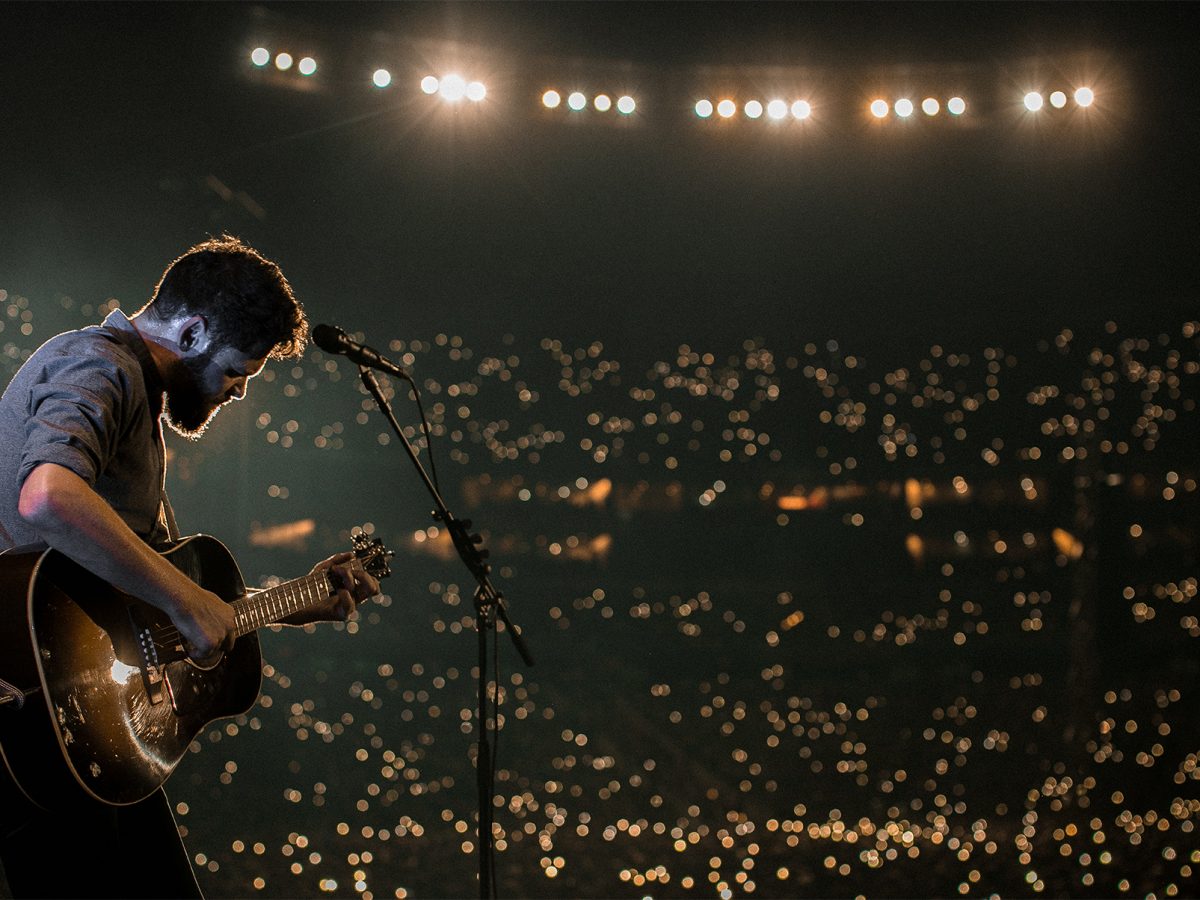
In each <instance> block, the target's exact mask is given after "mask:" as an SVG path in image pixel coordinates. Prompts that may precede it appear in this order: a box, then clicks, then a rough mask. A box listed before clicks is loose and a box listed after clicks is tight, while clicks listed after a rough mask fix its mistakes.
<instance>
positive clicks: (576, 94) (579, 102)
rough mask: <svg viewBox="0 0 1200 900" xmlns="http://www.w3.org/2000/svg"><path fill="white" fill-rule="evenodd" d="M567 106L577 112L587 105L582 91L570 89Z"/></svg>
mask: <svg viewBox="0 0 1200 900" xmlns="http://www.w3.org/2000/svg"><path fill="white" fill-rule="evenodd" d="M567 106H569V107H570V108H571V109H573V110H575V112H579V111H580V110H581V109H583V108H584V107H586V106H587V97H585V96H584V95H583V92H582V91H572V92H571V94H570V96H568V97H567Z"/></svg>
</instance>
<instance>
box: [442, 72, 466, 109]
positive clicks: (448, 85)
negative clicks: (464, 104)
mask: <svg viewBox="0 0 1200 900" xmlns="http://www.w3.org/2000/svg"><path fill="white" fill-rule="evenodd" d="M438 94H440V95H441V97H442V99H443V100H446V101H448V102H450V103H457V102H458V101H459V100H461V99H462V98H463V97H465V96H466V95H467V82H466V80H465V79H464V78H463V77H462V76H461V75H447V76H446V77H445V78H443V79H442V80H441V83H440V84H438Z"/></svg>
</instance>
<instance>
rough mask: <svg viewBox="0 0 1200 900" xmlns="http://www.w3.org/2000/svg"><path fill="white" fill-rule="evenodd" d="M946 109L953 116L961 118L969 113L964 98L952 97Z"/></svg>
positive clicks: (947, 102)
mask: <svg viewBox="0 0 1200 900" xmlns="http://www.w3.org/2000/svg"><path fill="white" fill-rule="evenodd" d="M946 109H947V111H949V113H950V115H952V116H961V115H962V114H963V113H965V112H966V111H967V101H966V100H964V99H963V98H962V97H951V98H950V99H949V100H947V101H946Z"/></svg>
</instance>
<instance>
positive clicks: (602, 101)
mask: <svg viewBox="0 0 1200 900" xmlns="http://www.w3.org/2000/svg"><path fill="white" fill-rule="evenodd" d="M592 105H593V106H595V107H596V110H597V111H598V112H608V111H609V110H610V109H612V98H611V97H609V96H608V94H597V95H596V97H595V99H594V100H592Z"/></svg>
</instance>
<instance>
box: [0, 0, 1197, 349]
mask: <svg viewBox="0 0 1200 900" xmlns="http://www.w3.org/2000/svg"><path fill="white" fill-rule="evenodd" d="M1196 25H1197V13H1196V10H1195V7H1194V5H1192V4H1167V5H1154V4H1135V5H1125V4H1053V5H1051V4H1038V5H1023V4H991V3H988V4H982V3H977V4H936V3H930V4H866V3H858V4H787V3H780V4H773V3H738V4H725V3H705V4H674V3H660V4H622V3H605V4H591V3H571V4H557V3H537V4H516V3H513V4H509V3H492V4H483V5H473V4H412V5H410V4H349V3H339V4H322V3H306V4H268V5H266V6H259V5H255V4H232V5H229V4H220V3H207V4H180V5H176V4H133V5H119V4H117V5H110V4H48V5H41V4H5V5H4V6H3V8H0V26H2V27H3V33H4V51H3V53H2V54H0V79H2V84H3V104H4V107H5V114H4V117H3V120H4V123H3V128H2V132H0V153H2V154H3V171H2V172H0V204H2V214H3V220H4V237H3V240H2V241H0V286H2V287H4V288H5V289H7V290H9V291H10V292H16V293H23V294H25V295H27V296H30V297H31V298H33V299H35V300H51V299H53V298H54V297H56V296H58V295H60V294H64V293H65V294H69V295H72V296H76V297H78V298H79V299H81V300H84V299H92V300H99V299H103V298H104V297H107V296H117V297H119V298H121V299H122V300H123V302H124V303H125V305H126V306H131V305H136V304H138V303H140V302H141V300H142V299H143V298H144V297H145V296H147V295H148V293H149V291H150V290H151V289H152V287H153V283H154V281H155V279H156V277H157V274H158V273H159V272H160V271H161V267H162V265H163V264H164V263H165V262H166V261H167V260H169V259H170V258H171V257H172V256H173V255H175V254H176V253H178V252H180V251H181V250H182V249H183V248H185V247H186V246H187V245H189V244H190V243H193V242H194V241H195V240H198V239H200V238H202V237H203V235H204V234H205V233H207V232H211V231H219V230H222V229H228V230H230V231H233V232H235V233H238V234H240V235H242V236H243V237H245V238H246V239H248V240H250V241H251V242H252V243H255V244H256V245H258V246H260V247H261V248H262V249H263V250H264V251H265V252H267V253H269V254H271V255H273V256H275V257H276V258H277V259H278V260H279V261H280V263H281V264H282V265H283V267H284V270H285V272H287V273H288V274H289V276H290V277H291V279H292V281H293V282H294V284H295V286H296V288H297V290H298V291H299V292H300V294H301V296H302V297H303V298H304V299H305V301H306V303H307V305H308V307H309V310H310V312H311V313H312V316H313V318H314V319H316V320H317V321H320V320H324V319H333V320H335V321H338V322H340V323H342V324H344V325H346V326H347V327H350V328H352V329H363V330H365V331H368V332H369V333H370V334H371V335H372V336H376V335H378V336H379V337H380V339H382V338H383V337H384V336H393V335H400V336H403V335H406V334H412V335H414V336H417V335H424V336H428V335H429V334H432V333H435V332H436V331H442V330H445V331H451V332H459V333H463V334H466V335H476V334H492V333H497V332H499V333H504V332H513V333H517V334H521V335H528V336H538V335H541V334H543V333H545V334H556V335H561V336H563V337H564V338H568V337H570V338H578V339H581V340H586V339H590V338H592V337H605V338H606V339H617V340H623V341H626V342H632V343H635V344H641V345H648V346H653V347H657V346H658V345H660V344H661V345H663V346H674V345H675V344H676V343H678V342H681V341H687V340H692V341H701V340H721V339H724V338H729V337H731V336H732V337H734V338H736V339H740V338H741V337H743V336H752V335H758V334H770V335H778V336H779V337H780V338H781V339H784V338H786V339H787V340H790V341H792V342H795V341H801V342H803V341H806V340H810V339H824V338H827V337H837V338H841V339H843V340H846V339H853V340H855V341H857V342H860V346H862V347H863V348H864V349H866V348H875V347H884V348H886V347H888V346H891V345H893V344H894V343H895V342H896V341H902V342H911V343H913V344H921V343H925V342H930V341H936V340H953V339H956V338H961V339H963V340H988V339H989V338H990V337H991V336H992V335H996V336H998V337H1000V338H1003V332H1004V330H1005V329H1010V328H1013V327H1019V328H1021V329H1026V328H1028V329H1032V330H1034V331H1038V330H1041V331H1049V330H1051V329H1056V328H1058V327H1062V326H1063V325H1071V324H1074V323H1079V324H1084V323H1086V322H1090V321H1093V320H1095V321H1103V320H1104V319H1106V318H1110V317H1115V318H1119V319H1121V320H1122V321H1123V322H1128V321H1129V320H1130V318H1131V317H1132V318H1134V319H1136V318H1137V317H1138V316H1142V315H1146V314H1147V313H1151V312H1152V313H1155V314H1157V313H1159V312H1162V311H1164V310H1167V311H1170V312H1172V313H1174V312H1175V311H1180V312H1186V311H1187V310H1190V309H1191V308H1193V307H1194V303H1195V296H1196V285H1197V268H1196V262H1195V256H1196V254H1195V245H1196V240H1195V239H1196V228H1195V222H1194V219H1195V214H1194V210H1195V208H1196V201H1197V199H1198V198H1197V185H1196V178H1195V174H1194V164H1193V163H1192V156H1193V155H1194V151H1195V149H1196V146H1197V139H1196V138H1197V125H1196V122H1195V118H1194V116H1191V115H1189V112H1188V105H1187V99H1188V98H1189V97H1190V96H1192V94H1193V92H1194V83H1193V77H1194V75H1195V70H1196V65H1195V63H1196V55H1197V54H1196V49H1195V41H1194V35H1195V34H1196V33H1197V30H1196ZM270 41H277V42H279V45H281V46H282V45H283V44H286V43H289V42H290V43H294V44H296V46H297V47H299V46H300V45H301V44H303V45H304V46H311V47H314V48H316V49H314V51H313V52H314V53H315V54H316V55H318V57H319V59H320V60H321V65H322V69H321V71H320V73H319V82H320V85H321V89H320V90H316V91H308V92H302V91H296V90H291V89H288V88H287V87H286V86H281V85H278V84H275V83H272V82H270V81H269V80H267V79H263V78H253V77H250V76H251V75H254V74H261V73H252V72H250V71H249V69H250V67H249V66H248V64H247V62H246V54H247V52H248V49H249V48H250V47H252V46H254V45H255V44H256V43H259V42H268V43H269V42H270ZM455 54H457V56H456V57H455ZM448 57H455V58H456V59H457V60H458V61H460V62H461V61H463V60H471V61H473V64H474V65H476V67H479V68H484V69H486V70H487V73H488V77H489V79H490V80H491V81H492V86H491V94H490V97H489V101H488V104H486V105H485V108H483V109H478V110H473V111H472V110H458V111H454V112H451V111H449V110H447V109H445V108H442V107H439V106H437V105H436V104H435V103H432V102H431V101H430V100H429V98H426V97H424V96H423V95H420V94H419V93H418V92H417V91H416V90H415V89H414V86H413V83H414V80H415V77H419V75H420V74H423V72H424V71H438V69H437V68H436V67H437V66H438V65H439V64H441V63H442V61H443V60H445V59H446V58H448ZM380 61H383V62H385V63H387V64H388V65H391V66H392V67H393V68H394V69H395V71H396V73H397V86H396V87H395V88H394V89H392V90H391V91H390V92H388V93H383V92H378V91H374V90H372V89H370V88H369V86H367V85H366V84H365V81H364V79H365V78H366V77H368V75H369V72H370V71H371V69H372V68H374V66H375V65H378V64H381V62H380ZM555 72H563V73H565V74H564V77H566V76H567V75H570V76H573V77H575V78H577V79H582V80H585V81H586V80H588V79H591V81H593V82H597V83H606V82H607V81H613V82H614V83H616V82H617V81H621V82H622V83H629V84H634V85H635V86H636V88H637V90H638V91H639V92H640V94H641V106H640V108H639V113H638V116H637V117H636V121H635V122H631V123H625V124H626V126H627V127H614V126H612V125H611V124H607V125H606V124H601V123H600V122H598V121H597V118H596V117H595V116H593V117H592V119H591V120H590V121H587V122H584V123H579V122H571V123H567V122H565V121H563V119H564V118H565V116H559V117H557V118H553V117H548V116H546V115H544V114H542V113H543V111H542V110H540V109H539V108H538V106H537V103H536V97H537V96H538V95H539V94H540V91H541V88H542V84H543V83H544V82H548V80H550V79H552V77H553V73H555ZM414 76H415V77H414ZM1077 76H1081V77H1087V78H1089V79H1095V81H1094V83H1095V84H1096V87H1097V91H1098V93H1099V95H1100V101H1099V102H1098V104H1097V107H1096V108H1094V109H1093V110H1090V111H1089V112H1088V113H1087V115H1086V116H1081V115H1076V116H1075V117H1074V118H1073V119H1071V120H1070V121H1067V117H1066V116H1063V117H1060V119H1059V120H1057V121H1051V119H1050V117H1049V116H1046V117H1043V119H1042V120H1041V121H1039V122H1031V121H1029V120H1028V117H1023V116H1022V115H1021V114H1020V113H1019V111H1018V110H1016V109H1014V107H1013V103H1014V102H1019V97H1020V95H1021V93H1023V91H1024V90H1025V89H1026V85H1027V84H1031V83H1033V82H1034V81H1037V80H1039V79H1040V80H1041V81H1043V82H1044V83H1045V84H1046V85H1047V87H1050V86H1052V85H1056V84H1059V83H1066V82H1068V81H1069V80H1071V79H1072V78H1074V77H1077ZM402 81H403V85H404V86H403V87H402V86H401V82H402ZM897 82H904V83H906V84H908V85H910V86H911V87H912V88H913V89H914V90H916V91H921V90H922V89H925V90H936V89H937V85H938V84H939V83H941V82H944V83H946V84H957V85H965V86H966V88H965V90H966V91H968V92H969V93H968V96H969V98H970V102H971V104H972V106H971V110H970V116H969V117H968V118H970V120H971V121H970V122H967V121H966V120H964V123H963V124H962V126H961V127H953V126H952V125H951V123H948V122H946V121H944V120H945V117H944V116H943V117H942V120H941V121H938V122H937V123H935V124H930V123H920V122H914V123H911V124H912V125H913V126H915V127H909V128H905V129H900V128H891V129H881V128H878V127H871V123H868V122H865V121H864V117H863V116H862V115H861V107H862V104H863V101H864V100H865V99H866V98H867V97H868V95H869V94H870V93H871V92H872V91H873V90H874V89H876V88H877V87H883V88H886V87H887V86H888V85H891V84H895V83H897ZM709 83H713V84H716V83H720V84H722V85H726V86H730V87H732V88H733V89H735V90H737V91H738V92H739V93H741V94H743V95H744V96H749V95H750V92H753V91H754V90H762V91H766V90H767V89H769V88H770V87H771V86H772V85H773V84H788V83H791V84H803V85H805V86H809V85H816V86H817V90H818V91H819V93H820V95H821V96H822V97H823V98H825V100H826V104H825V106H824V107H823V110H822V113H823V115H822V116H821V117H820V118H821V121H819V122H818V121H816V120H814V122H813V123H811V124H812V126H813V127H811V128H809V127H808V126H807V125H806V126H805V128H804V129H801V128H792V129H791V130H790V132H789V133H787V135H786V136H785V135H781V134H780V133H769V131H768V130H767V129H765V128H764V127H762V125H761V123H749V122H744V121H743V122H741V123H738V124H737V125H736V126H735V127H732V128H723V129H718V128H713V127H711V124H712V123H699V122H697V121H696V120H695V118H694V116H692V115H691V114H690V112H689V108H690V104H691V103H692V102H693V99H694V97H695V96H696V94H697V92H698V91H702V90H703V89H704V85H706V84H709ZM948 89H949V88H948ZM1106 91H1107V92H1106ZM210 176H211V178H213V179H216V181H218V182H219V183H220V184H221V185H224V186H226V187H227V188H229V189H230V190H231V191H233V192H234V195H235V196H234V199H233V200H232V201H231V202H225V201H223V200H222V199H221V198H220V197H219V196H218V193H217V191H216V190H214V188H213V186H212V185H213V184H214V182H213V181H211V180H210ZM238 193H244V194H245V195H246V196H248V197H249V198H252V204H250V205H251V206H253V207H254V208H255V209H258V208H261V211H260V213H259V214H251V213H250V212H248V211H247V205H246V204H243V203H240V202H239V201H238V199H237V195H238Z"/></svg>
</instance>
